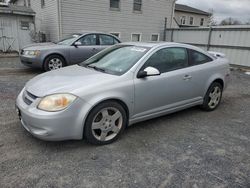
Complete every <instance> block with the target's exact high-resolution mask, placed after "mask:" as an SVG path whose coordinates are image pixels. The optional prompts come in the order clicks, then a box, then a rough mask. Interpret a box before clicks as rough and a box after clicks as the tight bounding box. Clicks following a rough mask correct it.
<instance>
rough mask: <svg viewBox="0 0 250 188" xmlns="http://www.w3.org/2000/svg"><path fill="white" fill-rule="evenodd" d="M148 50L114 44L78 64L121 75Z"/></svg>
mask: <svg viewBox="0 0 250 188" xmlns="http://www.w3.org/2000/svg"><path fill="white" fill-rule="evenodd" d="M148 50H149V48H147V47H139V46H133V45H115V46H113V47H110V48H108V49H106V50H103V51H102V52H100V53H98V54H97V55H95V56H93V57H91V58H90V59H88V60H87V61H85V62H83V63H81V64H79V65H80V66H84V67H88V68H93V69H95V70H97V71H101V72H105V73H109V74H115V75H122V74H124V73H125V72H127V71H128V70H129V69H130V68H131V67H133V66H134V65H135V64H136V63H137V61H138V60H140V59H141V58H142V57H143V56H144V55H145V54H146V53H147V52H148Z"/></svg>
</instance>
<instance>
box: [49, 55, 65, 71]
mask: <svg viewBox="0 0 250 188" xmlns="http://www.w3.org/2000/svg"><path fill="white" fill-rule="evenodd" d="M65 65H66V63H65V60H64V59H63V58H62V57H61V56H59V55H51V56H49V57H47V58H46V59H45V62H44V70H45V71H51V70H56V69H60V68H62V67H64V66H65Z"/></svg>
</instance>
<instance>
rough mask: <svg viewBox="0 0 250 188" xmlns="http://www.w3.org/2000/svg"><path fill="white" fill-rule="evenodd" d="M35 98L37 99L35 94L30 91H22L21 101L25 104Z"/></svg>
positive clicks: (30, 102) (29, 103)
mask: <svg viewBox="0 0 250 188" xmlns="http://www.w3.org/2000/svg"><path fill="white" fill-rule="evenodd" d="M36 99H37V96H35V95H33V94H32V93H30V92H28V91H24V92H23V101H24V102H25V103H26V104H27V105H31V104H32V103H33V102H34V101H35V100H36Z"/></svg>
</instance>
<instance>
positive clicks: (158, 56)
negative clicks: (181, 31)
mask: <svg viewBox="0 0 250 188" xmlns="http://www.w3.org/2000/svg"><path fill="white" fill-rule="evenodd" d="M149 66H151V67H154V68H157V69H158V70H159V71H160V72H161V73H164V72H169V71H172V70H177V69H181V68H184V67H187V66H188V55H187V50H186V49H185V48H164V49H161V50H159V51H157V52H156V53H154V54H153V55H152V56H151V57H150V58H149V59H148V60H147V62H146V63H145V65H144V66H143V69H145V68H147V67H149Z"/></svg>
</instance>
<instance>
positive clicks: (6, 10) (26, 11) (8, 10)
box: [0, 5, 36, 16]
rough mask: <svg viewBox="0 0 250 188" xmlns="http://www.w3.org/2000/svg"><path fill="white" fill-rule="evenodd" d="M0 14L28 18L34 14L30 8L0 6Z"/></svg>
mask: <svg viewBox="0 0 250 188" xmlns="http://www.w3.org/2000/svg"><path fill="white" fill-rule="evenodd" d="M0 13H3V14H18V15H28V16H34V15H35V14H36V13H35V12H34V11H33V10H32V9H31V8H30V7H25V6H16V5H8V6H0Z"/></svg>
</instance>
